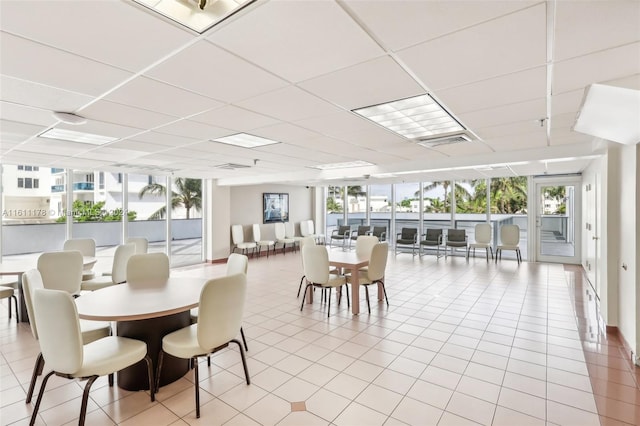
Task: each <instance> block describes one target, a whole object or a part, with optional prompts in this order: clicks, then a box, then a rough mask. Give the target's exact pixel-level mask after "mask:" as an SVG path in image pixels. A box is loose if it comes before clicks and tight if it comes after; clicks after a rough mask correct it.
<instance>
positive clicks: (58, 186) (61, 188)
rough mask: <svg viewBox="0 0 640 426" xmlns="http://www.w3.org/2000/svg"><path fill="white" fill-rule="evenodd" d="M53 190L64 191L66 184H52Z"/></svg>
mask: <svg viewBox="0 0 640 426" xmlns="http://www.w3.org/2000/svg"><path fill="white" fill-rule="evenodd" d="M51 192H64V185H51Z"/></svg>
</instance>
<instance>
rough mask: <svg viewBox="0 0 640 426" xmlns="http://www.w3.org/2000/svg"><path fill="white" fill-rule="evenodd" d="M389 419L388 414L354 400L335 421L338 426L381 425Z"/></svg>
mask: <svg viewBox="0 0 640 426" xmlns="http://www.w3.org/2000/svg"><path fill="white" fill-rule="evenodd" d="M386 420H387V416H386V415H384V414H382V413H379V412H378V411H375V410H372V409H371V408H368V407H365V406H364V405H360V404H358V403H356V402H352V403H351V404H349V405H348V406H347V408H345V409H344V411H342V413H340V415H339V416H338V417H337V418H336V419H335V420H334V421H333V424H335V425H336V426H353V425H369V426H378V425H379V426H381V425H383V424H384V422H385V421H386Z"/></svg>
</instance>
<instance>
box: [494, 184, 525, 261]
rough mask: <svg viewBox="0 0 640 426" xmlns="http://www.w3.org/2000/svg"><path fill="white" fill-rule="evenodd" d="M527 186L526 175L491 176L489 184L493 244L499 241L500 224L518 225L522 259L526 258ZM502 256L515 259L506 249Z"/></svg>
mask: <svg viewBox="0 0 640 426" xmlns="http://www.w3.org/2000/svg"><path fill="white" fill-rule="evenodd" d="M528 187H529V185H528V179H527V177H526V176H517V177H503V178H492V179H491V183H490V185H489V196H490V200H491V224H492V226H493V235H494V238H493V241H494V244H499V243H500V227H501V226H502V225H506V224H513V225H518V226H519V227H520V251H521V252H522V258H523V259H527V258H528V257H527V240H528V238H529V236H528V231H529V229H528V228H529V226H528V220H527V200H528V195H527V194H528V192H527V191H528ZM502 257H503V258H504V257H508V258H514V259H515V252H514V251H511V250H507V251H505V252H504V253H503V254H502Z"/></svg>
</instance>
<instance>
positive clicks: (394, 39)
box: [346, 0, 537, 50]
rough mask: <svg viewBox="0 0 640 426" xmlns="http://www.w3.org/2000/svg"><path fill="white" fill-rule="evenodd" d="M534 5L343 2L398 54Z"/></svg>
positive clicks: (505, 0)
mask: <svg viewBox="0 0 640 426" xmlns="http://www.w3.org/2000/svg"><path fill="white" fill-rule="evenodd" d="M534 3H537V1H511V0H503V1H473V0H466V1H465V0H462V1H460V0H459V1H411V0H409V1H406V0H405V1H380V0H368V1H363V0H346V4H347V6H348V7H349V8H350V9H352V10H353V11H354V12H355V14H356V15H357V17H358V19H360V20H361V21H362V22H364V24H365V25H366V26H367V27H368V28H370V29H371V30H372V31H373V32H374V33H375V35H376V36H377V37H378V39H380V40H381V41H382V43H383V45H384V46H385V47H388V48H390V49H391V50H398V49H401V48H404V47H407V46H412V45H415V44H418V43H421V42H423V41H426V40H431V39H434V38H436V37H440V36H442V35H444V34H449V33H451V32H454V31H458V30H461V29H464V28H467V27H469V26H472V25H474V24H478V23H481V22H484V21H487V20H489V19H493V18H496V17H498V16H502V15H505V14H508V13H511V12H513V11H515V10H519V9H524V8H526V7H528V6H530V5H531V4H534Z"/></svg>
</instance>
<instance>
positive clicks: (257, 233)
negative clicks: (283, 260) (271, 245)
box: [253, 223, 261, 243]
mask: <svg viewBox="0 0 640 426" xmlns="http://www.w3.org/2000/svg"><path fill="white" fill-rule="evenodd" d="M260 237H261V236H260V225H258V224H257V223H254V224H253V241H255V242H256V243H257V242H258V241H260V240H261V238H260Z"/></svg>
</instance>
